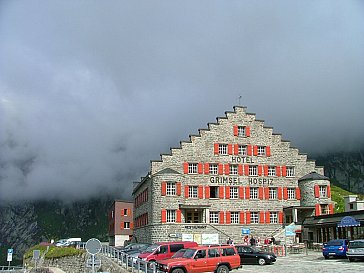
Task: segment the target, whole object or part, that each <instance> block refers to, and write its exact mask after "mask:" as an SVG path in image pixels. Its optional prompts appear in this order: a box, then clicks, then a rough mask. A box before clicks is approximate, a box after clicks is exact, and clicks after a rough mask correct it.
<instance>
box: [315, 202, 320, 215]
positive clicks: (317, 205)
mask: <svg viewBox="0 0 364 273" xmlns="http://www.w3.org/2000/svg"><path fill="white" fill-rule="evenodd" d="M315 207H316V210H315V215H316V216H319V215H321V209H320V204H316V205H315Z"/></svg>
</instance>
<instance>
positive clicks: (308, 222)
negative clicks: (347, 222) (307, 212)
mask: <svg viewBox="0 0 364 273" xmlns="http://www.w3.org/2000/svg"><path fill="white" fill-rule="evenodd" d="M346 216H351V217H353V218H354V219H355V220H357V221H359V222H364V210H357V211H349V212H342V213H335V214H327V215H320V216H312V217H307V218H305V220H303V226H305V227H307V226H317V225H335V226H336V225H337V224H338V223H340V222H341V220H342V219H343V218H344V217H346Z"/></svg>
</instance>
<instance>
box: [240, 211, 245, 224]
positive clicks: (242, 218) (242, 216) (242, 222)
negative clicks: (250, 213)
mask: <svg viewBox="0 0 364 273" xmlns="http://www.w3.org/2000/svg"><path fill="white" fill-rule="evenodd" d="M244 216H245V215H244V211H241V212H240V224H244V222H245V221H244V220H245V219H244V218H245V217H244Z"/></svg>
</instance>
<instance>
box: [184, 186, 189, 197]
mask: <svg viewBox="0 0 364 273" xmlns="http://www.w3.org/2000/svg"><path fill="white" fill-rule="evenodd" d="M188 189H189V187H188V186H185V198H188Z"/></svg>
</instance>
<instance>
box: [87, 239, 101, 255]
mask: <svg viewBox="0 0 364 273" xmlns="http://www.w3.org/2000/svg"><path fill="white" fill-rule="evenodd" d="M86 250H87V252H88V253H90V254H91V255H95V254H97V253H99V252H100V250H101V242H100V241H99V240H98V239H96V238H92V239H90V240H88V241H87V242H86Z"/></svg>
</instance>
